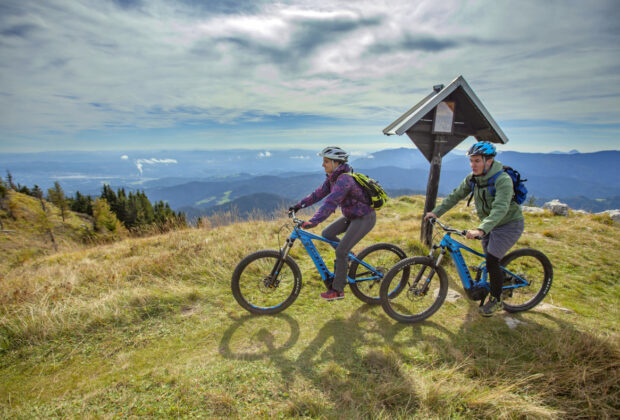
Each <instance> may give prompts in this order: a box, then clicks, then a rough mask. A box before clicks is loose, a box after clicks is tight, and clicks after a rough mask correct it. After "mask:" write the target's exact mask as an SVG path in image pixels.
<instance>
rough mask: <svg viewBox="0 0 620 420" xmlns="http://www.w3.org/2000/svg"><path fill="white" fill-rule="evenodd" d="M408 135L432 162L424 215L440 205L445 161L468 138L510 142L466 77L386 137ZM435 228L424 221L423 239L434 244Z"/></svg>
mask: <svg viewBox="0 0 620 420" xmlns="http://www.w3.org/2000/svg"><path fill="white" fill-rule="evenodd" d="M404 133H406V134H407V135H408V136H409V138H410V139H411V141H412V142H413V144H415V145H416V147H417V148H418V149H419V150H420V152H422V154H423V155H424V157H426V159H427V160H428V161H429V162H430V164H431V167H430V172H429V175H428V184H427V185H426V202H425V204H424V214H426V213H427V212H429V211H431V210H432V209H433V208H434V207H435V204H436V202H437V192H438V189H439V177H440V172H441V160H442V157H443V156H445V155H447V154H448V153H449V152H450V151H451V150H452V149H453V148H455V147H456V146H458V145H459V144H460V143H461V142H462V141H463V140H465V139H466V138H467V137H469V136H474V137H475V138H476V139H477V140H478V141H489V142H492V143H507V142H508V138H507V137H506V135H505V134H504V133H503V132H502V130H501V129H500V128H499V126H498V125H497V123H496V122H495V121H494V120H493V118H492V117H491V114H489V112H488V111H487V110H486V108H485V107H484V105H482V102H481V101H480V99H478V97H477V96H476V94H475V93H474V91H473V90H472V89H471V88H470V87H469V85H468V84H467V82H466V81H465V79H464V78H463V76H459V77H457V78H456V79H454V80H453V81H452V82H451V83H450V84H449V85H448V86H444V85H437V86H433V92H432V93H431V94H429V95H428V96H427V97H425V98H424V99H422V100H421V101H420V102H418V103H417V104H416V105H415V106H414V107H413V108H411V109H410V110H409V111H407V112H405V113H404V114H403V115H401V116H400V117H399V118H398V119H397V120H396V121H394V122H393V123H392V124H390V125H388V126H387V127H386V128H385V129H384V130H383V134H385V135H388V136H390V135H394V134H397V135H402V134H404ZM432 235H433V227H432V225H431V224H430V223H426V222H424V221H422V229H421V232H420V239H421V240H422V241H423V242H424V243H425V244H426V245H428V246H430V245H431V243H432Z"/></svg>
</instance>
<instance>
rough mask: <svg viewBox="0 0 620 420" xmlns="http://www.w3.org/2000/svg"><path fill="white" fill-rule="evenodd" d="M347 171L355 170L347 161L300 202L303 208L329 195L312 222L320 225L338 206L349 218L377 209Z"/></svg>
mask: <svg viewBox="0 0 620 420" xmlns="http://www.w3.org/2000/svg"><path fill="white" fill-rule="evenodd" d="M347 172H353V168H351V167H350V166H349V165H347V164H346V163H344V164H342V165H340V166H339V167H338V168H337V169H336V170H335V171H334V172H332V173H331V175H328V176H327V179H326V180H325V182H324V183H323V185H321V186H320V187H319V188H317V189H316V190H315V191H314V192H313V193H312V194H310V195H308V196H307V197H305V198H303V199H302V200H301V201H300V202H299V203H298V206H300V207H302V208H303V207H308V206H311V205H313V204H314V203H316V202H318V201H321V200H322V199H323V198H324V197H326V196H327V199H326V200H325V202H324V203H323V205H322V206H321V208H320V209H319V210H318V211H317V212H316V213H315V214H314V216H312V218H311V219H310V220H309V222H310V223H312V224H314V225H318V224H319V223H321V222H322V221H323V220H325V219H327V218H328V217H329V215H330V214H332V213H333V212H334V211H335V210H336V208H337V207H338V206H340V208H341V209H342V215H343V216H344V217H346V218H347V219H353V218H355V217H360V216H364V215H365V214H368V213H371V212H373V211H375V209H373V208H372V207H371V206H370V200H369V199H368V197H367V196H366V194H365V193H364V190H363V189H362V187H360V185H359V184H358V183H357V182H355V180H354V179H353V177H351V176H349V175H346V173H347Z"/></svg>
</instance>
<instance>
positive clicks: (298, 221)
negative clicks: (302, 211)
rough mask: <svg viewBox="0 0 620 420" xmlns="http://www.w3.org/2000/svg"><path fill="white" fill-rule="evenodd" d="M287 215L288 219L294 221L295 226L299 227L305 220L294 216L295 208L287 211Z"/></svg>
mask: <svg viewBox="0 0 620 420" xmlns="http://www.w3.org/2000/svg"><path fill="white" fill-rule="evenodd" d="M288 217H289V219H293V223H295V225H297V227H301V225H303V224H304V222H305V220H301V219H298V218H297V217H295V210H290V211H289V212H288Z"/></svg>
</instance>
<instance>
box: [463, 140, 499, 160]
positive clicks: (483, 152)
mask: <svg viewBox="0 0 620 420" xmlns="http://www.w3.org/2000/svg"><path fill="white" fill-rule="evenodd" d="M496 154H497V151H496V150H495V146H493V145H492V144H491V143H489V142H488V141H479V142H478V143H476V144H474V145H473V146H472V147H471V148H470V149H469V151H468V152H467V156H495V155H496Z"/></svg>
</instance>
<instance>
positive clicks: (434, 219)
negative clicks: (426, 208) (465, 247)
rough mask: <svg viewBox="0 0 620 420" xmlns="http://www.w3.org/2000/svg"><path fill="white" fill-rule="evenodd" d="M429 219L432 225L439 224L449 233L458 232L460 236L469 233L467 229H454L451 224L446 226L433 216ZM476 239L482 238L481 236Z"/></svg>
mask: <svg viewBox="0 0 620 420" xmlns="http://www.w3.org/2000/svg"><path fill="white" fill-rule="evenodd" d="M428 221H429V222H431V224H432V225H434V224H437V225H439V227H441V228H442V229H443V230H444V231H445V232H447V233H456V234H457V235H460V236H465V235H466V234H467V231H466V230H458V229H454V228H451V227H449V226H446V225H444V224H443V223H441V222H440V221H439V220H437V219H436V218H434V217H431V218H430V219H428ZM476 239H480V237H478V238H476Z"/></svg>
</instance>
